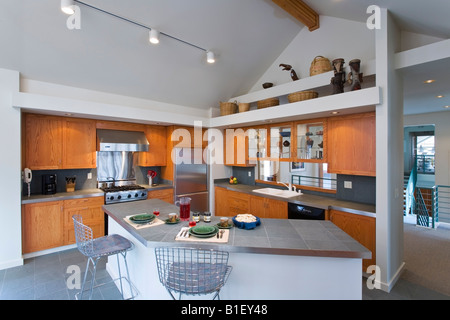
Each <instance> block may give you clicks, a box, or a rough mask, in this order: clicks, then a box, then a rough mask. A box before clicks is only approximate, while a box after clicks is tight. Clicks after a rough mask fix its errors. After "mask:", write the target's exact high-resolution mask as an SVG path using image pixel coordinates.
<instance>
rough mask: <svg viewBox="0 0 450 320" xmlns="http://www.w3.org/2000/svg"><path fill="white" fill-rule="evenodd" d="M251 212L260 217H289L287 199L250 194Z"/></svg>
mask: <svg viewBox="0 0 450 320" xmlns="http://www.w3.org/2000/svg"><path fill="white" fill-rule="evenodd" d="M250 212H251V213H252V214H253V215H255V216H258V217H260V218H269V219H287V218H288V204H287V202H286V201H281V200H274V199H269V198H264V197H258V196H250Z"/></svg>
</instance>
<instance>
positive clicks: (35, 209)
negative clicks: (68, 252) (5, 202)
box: [22, 197, 105, 253]
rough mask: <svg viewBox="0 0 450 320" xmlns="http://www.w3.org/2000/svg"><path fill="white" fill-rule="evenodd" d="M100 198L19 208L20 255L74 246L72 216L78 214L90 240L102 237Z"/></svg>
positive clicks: (35, 204) (101, 203)
mask: <svg viewBox="0 0 450 320" xmlns="http://www.w3.org/2000/svg"><path fill="white" fill-rule="evenodd" d="M103 204H104V198H103V197H93V198H82V199H73V200H64V201H51V202H39V203H30V204H25V205H22V252H23V253H31V252H37V251H41V250H47V249H52V248H57V247H61V246H65V245H69V244H74V243H76V240H75V232H74V226H73V221H72V216H73V215H75V214H79V215H81V216H82V217H83V223H84V224H86V225H87V226H89V227H91V228H92V231H93V236H94V238H98V237H101V236H104V235H105V218H104V213H103V210H102V205H103Z"/></svg>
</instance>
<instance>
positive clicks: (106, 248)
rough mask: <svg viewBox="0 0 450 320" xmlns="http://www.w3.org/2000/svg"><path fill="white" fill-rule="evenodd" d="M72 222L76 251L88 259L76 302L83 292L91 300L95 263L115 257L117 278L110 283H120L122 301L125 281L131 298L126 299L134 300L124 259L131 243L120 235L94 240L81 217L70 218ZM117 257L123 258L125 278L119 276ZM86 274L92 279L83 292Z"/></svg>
mask: <svg viewBox="0 0 450 320" xmlns="http://www.w3.org/2000/svg"><path fill="white" fill-rule="evenodd" d="M72 220H73V223H74V227H75V238H76V242H77V247H78V250H79V251H80V252H81V253H82V254H83V255H84V256H86V257H87V258H88V261H87V264H86V270H85V272H84V279H83V283H82V285H81V291H80V292H78V293H77V294H76V295H75V298H76V299H77V300H81V299H82V298H83V292H84V291H88V290H89V300H91V299H92V295H93V292H94V281H95V273H96V270H97V262H98V261H99V260H100V258H102V257H108V256H112V255H116V257H117V266H118V271H119V277H118V278H117V279H114V280H112V281H113V282H115V281H117V280H119V281H120V293H121V295H122V299H124V293H123V284H122V279H125V280H127V282H128V284H129V286H130V294H131V297H130V298H128V299H134V298H135V297H136V294H135V292H137V290H133V285H132V283H131V281H130V280H129V279H130V274H129V272H128V264H127V259H126V256H127V252H128V251H129V250H132V249H133V248H134V245H133V243H132V242H131V241H129V240H128V239H126V238H124V237H122V236H120V235H117V234H112V235H108V236H104V237H100V238H96V239H94V238H93V233H92V229H91V228H90V227H88V226H86V225H84V224H83V218H82V217H81V215H74V216H72ZM119 255H121V256H122V257H123V260H124V263H125V268H126V272H127V276H126V277H122V274H121V270H120V261H119ZM91 263H92V266H93V271H91V270H90V264H91ZM88 272H91V274H92V279H91V285H90V288H89V289H88V290H85V289H84V287H85V284H86V279H87V274H88ZM105 284H106V283H103V284H99V285H97V286H95V287H100V286H102V285H105ZM78 295H80V298H78Z"/></svg>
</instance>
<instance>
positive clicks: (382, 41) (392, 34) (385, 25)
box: [376, 9, 404, 292]
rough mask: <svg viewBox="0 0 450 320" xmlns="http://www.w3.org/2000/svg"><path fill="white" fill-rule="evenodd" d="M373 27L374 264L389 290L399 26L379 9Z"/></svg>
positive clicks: (399, 122) (398, 233)
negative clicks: (376, 97) (377, 25)
mask: <svg viewBox="0 0 450 320" xmlns="http://www.w3.org/2000/svg"><path fill="white" fill-rule="evenodd" d="M381 12H382V14H381V29H380V30H377V31H376V63H377V67H376V74H377V86H379V87H380V88H381V89H382V103H381V104H379V105H377V107H376V139H377V141H376V149H377V158H376V162H377V164H376V170H377V177H376V178H377V186H376V211H377V212H376V214H377V219H376V264H377V265H378V266H379V267H380V271H381V275H380V285H381V288H382V289H383V290H385V291H387V292H389V291H390V290H391V289H392V287H393V286H394V285H395V283H396V281H397V280H398V278H399V276H400V274H401V271H402V269H403V267H404V263H403V197H402V194H403V192H402V190H403V94H402V92H403V86H402V83H403V81H402V78H401V75H400V74H399V71H396V69H395V59H394V56H395V52H397V51H398V50H399V46H400V30H399V29H398V27H397V26H396V24H395V22H394V20H393V18H392V16H391V14H390V13H389V12H388V11H387V10H386V9H382V11H381Z"/></svg>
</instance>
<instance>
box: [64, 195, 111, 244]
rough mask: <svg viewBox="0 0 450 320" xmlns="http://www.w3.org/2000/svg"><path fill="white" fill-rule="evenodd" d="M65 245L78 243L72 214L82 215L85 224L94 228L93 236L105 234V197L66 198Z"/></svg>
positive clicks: (97, 236)
mask: <svg viewBox="0 0 450 320" xmlns="http://www.w3.org/2000/svg"><path fill="white" fill-rule="evenodd" d="M63 203H64V245H69V244H73V243H76V240H75V231H74V225H73V220H72V216H74V215H81V216H82V218H83V224H85V225H87V226H88V227H90V228H91V229H92V232H93V237H94V238H99V237H102V236H104V235H105V214H104V212H103V210H102V206H103V204H104V198H103V197H94V198H82V199H71V200H64V201H63Z"/></svg>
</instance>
